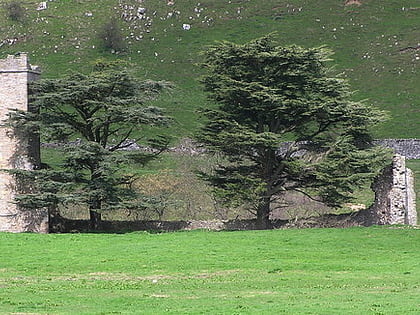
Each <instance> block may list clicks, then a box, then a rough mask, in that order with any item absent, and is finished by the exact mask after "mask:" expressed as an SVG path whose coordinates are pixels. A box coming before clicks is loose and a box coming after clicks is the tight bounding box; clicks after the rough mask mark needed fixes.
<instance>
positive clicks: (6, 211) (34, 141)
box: [0, 53, 48, 233]
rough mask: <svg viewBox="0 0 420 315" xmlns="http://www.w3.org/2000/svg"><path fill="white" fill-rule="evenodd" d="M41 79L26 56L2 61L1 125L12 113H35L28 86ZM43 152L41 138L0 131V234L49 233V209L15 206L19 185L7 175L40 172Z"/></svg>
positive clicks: (11, 131) (18, 55)
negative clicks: (14, 171) (18, 170)
mask: <svg viewBox="0 0 420 315" xmlns="http://www.w3.org/2000/svg"><path fill="white" fill-rule="evenodd" d="M39 76H40V71H39V69H38V68H37V67H33V66H31V65H30V64H29V63H28V57H27V55H26V54H23V53H22V54H16V55H14V56H10V55H9V56H7V58H6V59H1V60H0V123H1V122H2V121H4V120H5V119H6V117H7V113H8V112H9V110H10V109H20V110H24V111H30V110H33V109H32V108H31V107H30V104H29V101H28V83H29V82H30V81H33V80H36V79H38V78H39ZM39 152H40V150H39V137H38V136H37V135H32V136H31V135H30V136H29V137H28V136H25V137H22V136H19V130H16V131H13V130H10V129H8V128H4V127H0V231H7V232H41V233H43V232H48V212H47V211H46V209H39V210H28V209H22V208H20V207H19V206H17V205H16V204H15V203H13V201H14V196H15V195H16V194H17V193H18V191H17V186H18V185H17V184H18V183H16V181H15V179H14V177H13V176H11V175H9V173H7V172H5V171H4V170H5V169H14V168H17V169H27V170H30V169H34V168H36V167H37V166H39V163H40V153H39Z"/></svg>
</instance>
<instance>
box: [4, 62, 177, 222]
mask: <svg viewBox="0 0 420 315" xmlns="http://www.w3.org/2000/svg"><path fill="white" fill-rule="evenodd" d="M169 86H170V85H169V84H168V83H167V82H156V81H144V82H138V81H136V80H135V79H134V78H133V77H131V76H130V75H129V73H128V72H127V71H126V70H124V69H122V68H120V67H117V66H115V65H109V64H104V63H98V64H97V65H96V67H95V69H94V70H93V71H92V72H91V73H90V74H88V75H85V74H80V73H74V74H70V75H68V76H66V77H64V78H62V79H54V80H41V81H38V82H36V83H34V84H33V85H32V86H31V90H32V91H31V92H32V94H33V97H32V99H33V100H32V105H33V106H35V107H38V108H40V112H41V114H40V115H35V114H33V113H25V112H20V111H13V112H11V113H10V119H9V124H10V125H12V126H13V127H15V128H22V127H25V128H27V131H31V132H33V131H34V130H37V128H38V130H41V133H42V136H43V138H44V139H45V140H47V141H54V142H57V141H58V142H60V141H64V140H67V139H69V138H71V139H74V138H75V137H80V141H76V142H70V143H67V144H63V145H62V154H63V164H62V167H61V169H60V170H51V169H44V170H37V171H33V172H29V174H27V175H26V176H27V179H26V180H27V181H31V182H32V183H33V185H34V191H33V192H32V193H29V194H23V195H21V196H19V197H18V198H17V199H18V202H20V204H21V205H22V206H25V207H29V208H31V207H32V208H37V207H45V206H48V207H56V206H57V205H58V204H60V203H61V204H62V203H76V204H85V205H87V206H88V207H89V209H90V213H91V220H92V227H94V228H96V227H97V225H98V224H99V223H100V212H102V211H104V210H107V209H115V208H135V207H143V202H142V201H141V200H140V199H138V196H137V195H136V194H135V193H134V191H133V190H132V189H131V183H132V182H133V179H134V177H133V176H132V175H130V174H124V171H123V167H124V165H127V164H141V165H144V164H145V163H147V162H148V161H150V160H151V159H153V158H155V157H156V156H157V155H158V154H159V153H161V152H162V151H163V150H164V149H165V148H166V145H167V143H168V142H167V139H165V138H160V137H157V138H156V139H151V140H150V141H149V142H148V146H149V147H150V148H152V150H151V152H142V151H124V150H122V149H124V148H126V147H127V146H128V144H129V143H131V142H130V140H132V139H131V137H132V136H133V133H134V132H135V133H136V134H141V128H142V127H143V126H162V125H165V124H167V123H168V122H169V119H168V118H167V117H166V116H164V115H163V113H162V111H161V110H160V109H159V108H157V107H153V106H147V105H146V103H147V102H148V101H151V100H153V99H155V98H156V97H157V95H158V94H159V93H160V92H161V91H162V90H163V89H165V88H168V87H169ZM25 128H23V130H25ZM134 140H138V139H134ZM24 173H25V172H24V171H19V172H16V175H17V176H20V177H25V176H24Z"/></svg>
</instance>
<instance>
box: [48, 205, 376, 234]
mask: <svg viewBox="0 0 420 315" xmlns="http://www.w3.org/2000/svg"><path fill="white" fill-rule="evenodd" d="M54 221H55V223H54V225H53V226H51V232H52V233H79V232H89V231H90V229H89V221H88V220H70V219H66V218H55V220H54ZM371 222H372V220H371V219H370V215H369V212H368V211H367V210H361V211H359V212H355V213H350V214H340V215H334V214H327V215H322V216H318V217H311V218H304V219H299V220H271V225H272V228H273V229H283V228H346V227H352V226H369V225H371ZM197 229H203V230H212V231H222V230H224V231H242V230H256V229H257V222H256V220H226V221H222V220H215V221H103V222H102V223H101V226H100V229H99V230H98V231H95V232H103V233H124V232H134V231H157V232H175V231H188V230H197Z"/></svg>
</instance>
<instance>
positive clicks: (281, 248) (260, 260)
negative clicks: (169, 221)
mask: <svg viewBox="0 0 420 315" xmlns="http://www.w3.org/2000/svg"><path fill="white" fill-rule="evenodd" d="M419 233H420V230H415V229H404V228H389V227H383V228H353V229H341V230H337V229H311V230H309V229H308V230H275V231H246V232H205V231H194V232H178V233H165V234H148V233H130V234H123V235H121V234H114V235H112V234H55V235H35V234H7V233H0V252H1V253H2V256H1V257H2V259H1V260H0V271H1V272H0V288H1V295H0V313H1V314H283V313H284V314H419V312H420V304H419V301H420V299H419V298H420V289H419V284H418V279H419V277H420V268H419V264H418V262H419V259H420V253H419V251H418V247H419V246H420V237H419V236H420V234H419Z"/></svg>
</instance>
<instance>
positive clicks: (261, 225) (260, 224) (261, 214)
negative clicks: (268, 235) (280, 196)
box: [256, 197, 273, 230]
mask: <svg viewBox="0 0 420 315" xmlns="http://www.w3.org/2000/svg"><path fill="white" fill-rule="evenodd" d="M270 199H271V198H267V197H264V198H263V201H262V202H261V204H260V205H259V207H258V209H257V223H256V228H257V229H258V230H268V229H272V228H273V227H272V225H271V221H270Z"/></svg>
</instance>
